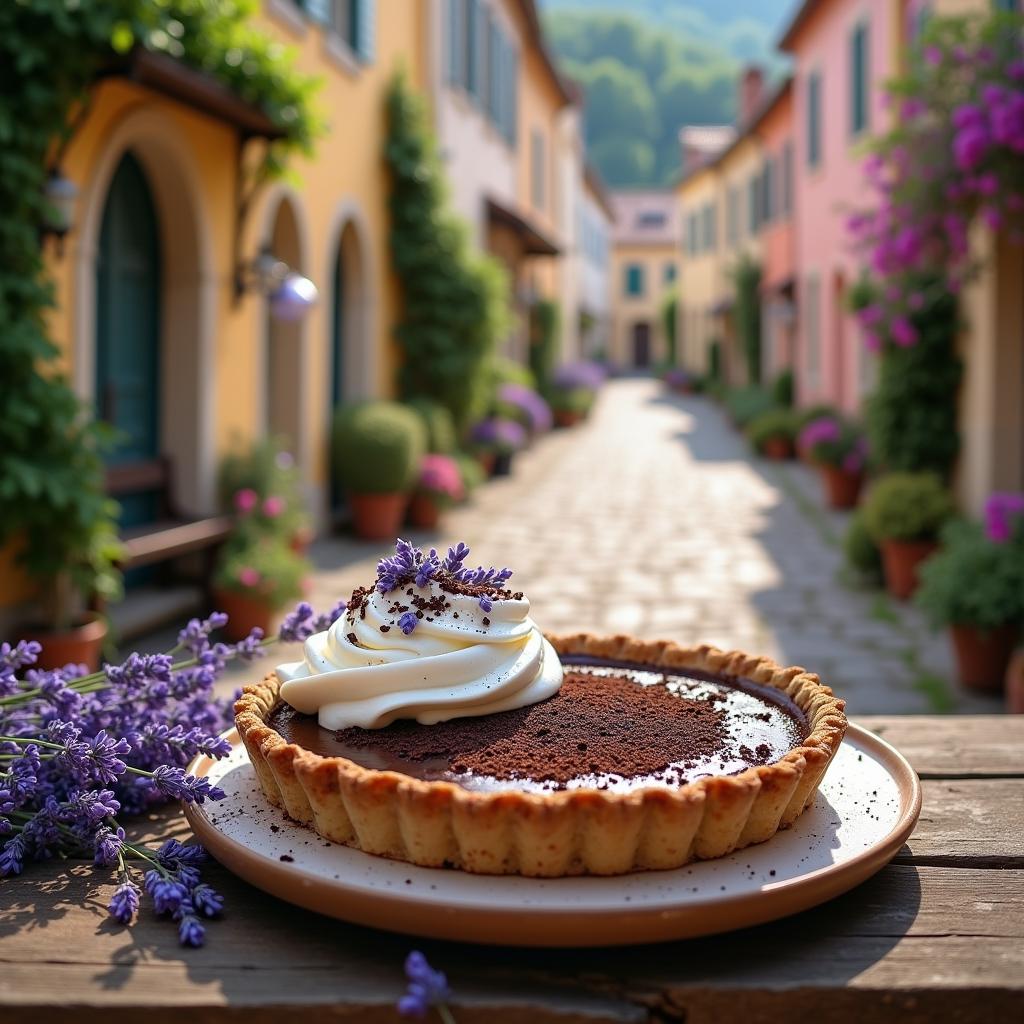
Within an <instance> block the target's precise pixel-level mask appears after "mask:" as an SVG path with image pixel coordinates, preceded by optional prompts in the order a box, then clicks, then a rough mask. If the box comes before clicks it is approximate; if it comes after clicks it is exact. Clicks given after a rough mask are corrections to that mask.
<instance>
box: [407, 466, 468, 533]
mask: <svg viewBox="0 0 1024 1024" xmlns="http://www.w3.org/2000/svg"><path fill="white" fill-rule="evenodd" d="M464 494H465V488H464V487H463V484H462V474H461V473H460V472H459V465H458V463H457V462H456V461H455V460H454V459H453V458H452V457H451V456H450V455H438V454H434V453H430V454H427V455H424V456H423V458H422V459H421V460H420V475H419V479H418V480H417V482H416V489H415V490H414V491H413V493H412V499H411V500H410V501H409V516H408V518H409V523H410V525H411V526H418V527H420V528H422V529H426V530H436V529H437V526H438V523H439V522H440V521H441V513H442V512H443V511H444V510H445V509H446V508H449V507H450V506H452V505H454V504H455V503H456V502H459V501H461V500H462V498H463V496H464Z"/></svg>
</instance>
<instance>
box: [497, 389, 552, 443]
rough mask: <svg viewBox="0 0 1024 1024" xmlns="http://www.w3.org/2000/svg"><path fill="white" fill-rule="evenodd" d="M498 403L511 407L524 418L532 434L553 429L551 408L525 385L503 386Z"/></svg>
mask: <svg viewBox="0 0 1024 1024" xmlns="http://www.w3.org/2000/svg"><path fill="white" fill-rule="evenodd" d="M498 401H499V402H500V403H502V404H503V405H508V406H511V407H512V409H513V410H515V412H516V413H518V414H519V417H522V418H524V419H525V420H526V421H527V425H528V426H529V428H530V431H531V432H532V433H534V434H541V433H544V431H546V430H550V429H551V425H552V422H553V419H552V416H551V406H550V405H548V403H547V402H545V401H544V399H543V398H541V396H540V395H539V394H537V392H536V391H534V390H533V388H528V387H526V385H525V384H513V383H508V384H502V385H501V387H500V388H498ZM517 418H518V417H517Z"/></svg>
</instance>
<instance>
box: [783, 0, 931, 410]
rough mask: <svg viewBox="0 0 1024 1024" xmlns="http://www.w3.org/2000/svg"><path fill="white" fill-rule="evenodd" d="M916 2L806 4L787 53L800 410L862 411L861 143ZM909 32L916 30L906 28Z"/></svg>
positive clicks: (867, 366) (866, 355) (866, 369)
mask: <svg viewBox="0 0 1024 1024" xmlns="http://www.w3.org/2000/svg"><path fill="white" fill-rule="evenodd" d="M920 6H921V5H920V4H916V3H914V2H913V0H909V2H908V0H873V2H871V3H864V0H805V2H804V3H803V4H802V5H801V6H800V8H799V9H798V10H797V12H796V14H795V15H794V17H793V19H792V20H791V22H790V24H789V27H788V28H787V29H786V31H785V33H784V35H783V37H782V40H781V42H780V47H781V48H782V49H783V50H784V51H786V52H788V53H790V54H791V55H792V57H793V104H794V106H793V118H794V124H795V132H794V135H795V140H796V150H795V160H794V164H795V166H794V187H795V193H796V210H797V214H796V224H795V257H796V267H797V280H796V300H797V307H798V309H799V310H800V315H799V318H798V325H797V331H796V339H795V340H796V345H795V365H794V370H795V375H796V381H797V398H798V401H799V403H800V404H801V405H807V404H809V403H811V402H817V401H824V402H831V403H833V404H835V405H837V406H839V407H841V408H842V409H845V410H847V411H850V412H853V411H855V410H857V409H858V407H859V405H860V402H861V399H862V397H863V395H864V394H865V393H866V391H868V390H870V386H871V382H872V379H873V375H874V367H873V357H872V355H871V353H870V352H868V351H867V350H866V348H865V346H864V344H863V342H862V338H861V332H860V330H859V328H858V326H857V324H856V322H855V321H854V319H853V318H852V317H851V316H850V314H849V313H848V311H847V296H848V292H849V289H850V286H851V285H852V284H853V283H855V282H856V280H857V277H858V275H859V269H860V268H859V262H858V260H857V258H856V257H855V256H854V254H853V253H852V252H851V251H850V247H849V241H848V239H847V234H846V219H847V216H848V214H849V212H850V211H851V210H852V209H853V208H856V207H857V206H859V205H862V204H863V203H864V202H866V201H869V200H870V196H869V193H868V191H867V188H866V185H865V182H864V179H863V176H862V172H861V164H862V159H861V154H860V151H859V147H860V146H861V144H862V143H863V142H864V141H866V140H867V139H868V138H870V136H871V135H872V134H873V133H875V132H877V131H879V130H880V129H881V128H883V127H884V122H885V119H886V117H887V116H888V113H887V110H886V108H885V106H884V101H883V95H884V94H883V90H882V84H883V83H884V82H885V81H886V80H887V79H889V78H891V77H892V76H893V75H895V74H896V73H897V72H898V70H899V66H898V62H899V61H900V60H901V56H900V54H901V51H902V49H903V44H904V40H905V39H906V38H907V37H908V35H909V32H913V31H914V30H915V29H914V22H915V21H916V19H915V18H914V14H915V13H916V10H917V8H918V7H920ZM908 30H909V32H908Z"/></svg>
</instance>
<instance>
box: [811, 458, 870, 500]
mask: <svg viewBox="0 0 1024 1024" xmlns="http://www.w3.org/2000/svg"><path fill="white" fill-rule="evenodd" d="M818 468H819V469H820V470H821V479H822V481H823V482H824V484H825V500H826V501H827V502H828V506H829V508H854V507H855V506H856V504H857V499H858V498H859V497H860V489H861V487H862V486H863V484H864V474H863V473H850V472H848V471H847V470H845V469H843V468H842V466H832V465H829V464H828V463H824V462H823V463H821V464H820V465H819V466H818Z"/></svg>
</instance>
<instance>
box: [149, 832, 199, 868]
mask: <svg viewBox="0 0 1024 1024" xmlns="http://www.w3.org/2000/svg"><path fill="white" fill-rule="evenodd" d="M156 856H157V860H159V861H160V863H161V864H163V866H164V867H165V868H167V869H168V870H173V869H177V868H180V867H181V866H182V865H183V864H202V863H203V862H204V861H205V860H206V850H204V849H203V847H201V846H186V845H185V843H179V842H178V840H177V839H168V840H167V841H166V842H165V843H164V844H163V845H162V846H161V847H160V849H159V850H158V851H157V855H156Z"/></svg>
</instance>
